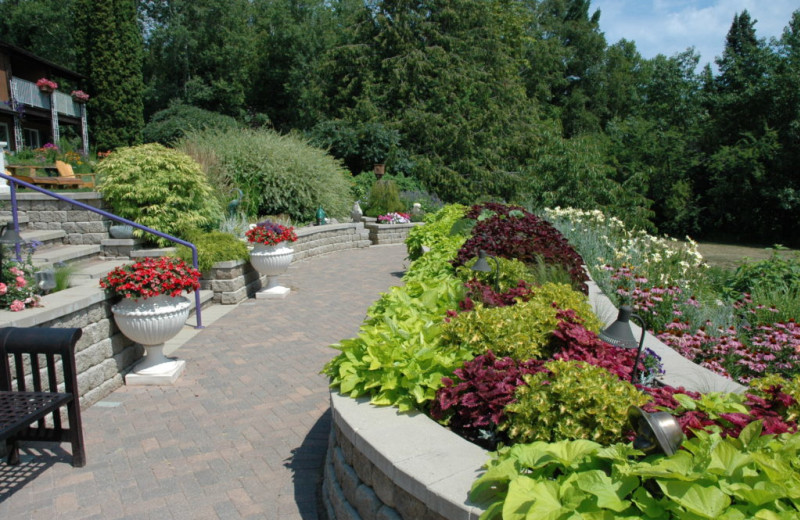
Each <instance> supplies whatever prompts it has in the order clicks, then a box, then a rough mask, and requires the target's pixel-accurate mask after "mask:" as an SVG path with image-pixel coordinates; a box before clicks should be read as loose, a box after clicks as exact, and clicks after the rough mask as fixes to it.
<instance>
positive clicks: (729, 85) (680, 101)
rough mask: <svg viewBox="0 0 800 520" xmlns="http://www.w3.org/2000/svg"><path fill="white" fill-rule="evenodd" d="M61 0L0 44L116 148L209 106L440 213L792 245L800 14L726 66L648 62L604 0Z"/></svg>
mask: <svg viewBox="0 0 800 520" xmlns="http://www.w3.org/2000/svg"><path fill="white" fill-rule="evenodd" d="M55 4H57V5H55ZM55 4H53V3H52V2H47V1H46V0H17V1H0V38H2V39H3V40H5V41H8V42H10V43H13V44H17V45H20V46H23V47H25V48H27V49H28V50H30V51H32V52H34V53H36V54H39V55H41V56H42V57H44V58H46V59H50V60H52V61H56V62H58V63H60V64H62V65H65V66H67V67H74V68H76V69H77V70H78V71H80V72H83V73H85V74H86V75H87V76H88V77H89V85H88V89H89V93H90V94H91V95H92V96H93V98H92V101H91V103H92V104H91V105H90V107H89V108H90V114H92V121H91V127H92V139H93V140H94V141H95V142H96V143H97V145H98V147H100V148H101V149H103V148H105V147H109V148H113V147H116V146H121V145H127V144H134V143H135V142H137V140H138V139H139V138H140V132H141V129H142V126H143V122H144V120H147V121H151V119H152V121H153V123H154V124H156V123H157V124H159V125H165V126H164V128H170V125H173V126H175V125H176V124H178V126H179V123H178V122H177V121H174V122H173V121H170V118H171V117H173V115H174V117H179V116H180V117H184V118H185V115H186V114H190V113H194V112H192V111H191V108H192V107H194V108H196V109H202V110H203V111H206V112H213V113H216V114H221V115H224V116H230V117H233V118H235V119H236V120H237V121H238V124H240V125H247V126H253V127H254V126H264V125H269V126H272V127H273V128H274V129H276V130H279V131H281V132H292V131H293V132H302V133H305V134H306V135H307V136H308V138H309V139H311V140H312V142H315V143H317V144H318V145H320V146H323V147H325V148H327V149H329V151H330V153H332V154H333V155H335V156H336V157H338V158H339V159H341V160H342V161H343V163H344V164H345V165H346V166H347V167H348V168H349V169H350V171H351V173H352V174H358V173H360V172H362V171H364V170H369V169H371V168H372V164H373V163H377V162H383V163H386V165H387V168H388V169H389V171H390V172H392V173H393V174H399V175H403V176H406V177H409V178H413V179H414V180H415V182H417V183H419V184H421V185H422V186H424V187H425V188H426V189H427V190H429V191H430V192H435V193H437V194H438V195H439V196H440V197H442V198H443V199H444V200H447V201H460V202H472V201H475V200H479V199H484V200H485V199H502V200H506V201H510V202H518V203H523V204H528V205H529V206H530V207H532V208H534V209H535V208H536V207H540V206H543V205H559V204H560V205H568V204H569V205H574V206H579V207H584V208H589V207H602V208H604V209H607V210H608V211H610V212H611V213H613V214H615V215H617V216H619V217H620V218H623V219H624V220H626V222H627V223H629V224H633V225H638V226H641V227H645V228H648V229H651V230H653V229H658V230H660V231H665V232H669V233H671V234H685V233H692V234H693V235H696V236H707V237H715V238H735V239H738V240H749V241H755V242H760V243H764V244H770V243H784V244H795V245H796V243H797V242H798V239H795V238H794V234H793V233H791V229H792V227H793V223H794V222H796V221H797V220H798V217H800V191H798V190H800V186H798V183H799V182H800V180H798V174H797V166H796V165H797V164H798V161H800V82H798V81H797V78H798V77H800V11H798V12H795V13H794V14H793V16H792V18H791V20H788V21H787V25H786V28H785V30H784V32H783V34H782V35H781V37H780V38H775V39H771V40H769V41H767V40H765V39H764V38H760V37H759V35H758V24H757V20H754V19H752V18H751V16H750V14H749V13H748V12H747V11H742V12H740V13H737V14H736V15H735V16H734V18H733V20H732V23H731V27H730V30H729V32H728V35H727V37H726V40H725V49H724V52H723V53H722V55H721V56H717V57H701V56H699V55H697V53H696V52H695V51H694V50H693V49H687V50H686V51H685V52H682V53H679V54H676V55H673V56H663V55H659V56H656V57H655V58H653V59H644V58H642V56H641V55H640V54H639V53H638V51H637V49H636V45H635V42H632V41H628V40H620V41H619V42H612V43H609V42H606V40H605V37H604V35H603V33H602V32H601V31H600V24H599V22H600V19H601V16H602V13H601V12H600V11H599V10H596V9H594V8H593V7H592V5H591V1H590V0H522V1H511V0H417V1H415V2H410V1H408V0H324V1H320V0H307V1H304V2H299V1H297V0H232V1H228V0H226V1H222V0H192V1H189V0H138V1H136V0H102V1H88V0H65V1H64V2H56V3H55ZM36 27H46V30H44V31H42V30H33V29H34V28H36ZM701 58H703V59H704V61H706V62H708V61H710V60H711V59H715V63H716V65H717V67H718V69H717V70H716V71H714V70H712V69H711V68H710V67H709V66H706V67H705V68H702V69H699V70H698V64H699V63H700V59H701ZM174 107H182V108H181V109H180V110H176V109H175V108H174ZM206 112H196V113H197V114H201V113H202V114H205V113H206ZM204 117H205V116H204ZM209 120H212V119H209ZM151 128H152V127H151Z"/></svg>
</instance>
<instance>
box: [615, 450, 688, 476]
mask: <svg viewBox="0 0 800 520" xmlns="http://www.w3.org/2000/svg"><path fill="white" fill-rule="evenodd" d="M693 466H694V463H693V460H692V456H691V455H690V454H689V453H687V452H685V451H679V452H677V453H675V455H673V456H671V457H663V458H656V459H655V460H654V461H653V462H652V463H648V462H642V463H639V464H635V465H633V466H632V467H630V468H629V469H627V470H625V472H626V473H627V474H629V475H636V476H639V477H656V478H658V477H661V478H674V479H676V480H695V478H696V475H695V474H694V470H693Z"/></svg>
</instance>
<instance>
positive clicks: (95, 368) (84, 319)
mask: <svg viewBox="0 0 800 520" xmlns="http://www.w3.org/2000/svg"><path fill="white" fill-rule="evenodd" d="M43 302H44V304H45V306H44V307H37V308H33V309H25V310H24V311H22V312H11V311H7V310H4V311H0V327H54V328H72V327H75V328H79V329H82V330H83V335H82V336H81V338H80V340H79V341H78V344H77V345H76V348H75V351H76V354H75V363H76V365H77V370H78V388H79V391H80V396H81V406H83V407H87V406H90V405H92V404H94V403H96V402H97V401H99V400H101V399H103V398H104V397H106V396H107V395H109V394H110V393H111V392H113V391H114V390H116V389H117V388H119V387H120V386H122V384H123V382H124V380H123V373H124V372H125V370H126V369H127V368H128V367H130V366H131V365H132V364H133V363H135V362H136V361H138V360H139V359H140V358H141V357H142V355H143V354H144V349H143V348H142V347H141V346H140V345H137V344H135V343H133V342H132V341H131V340H129V339H128V338H126V337H125V336H123V335H122V333H121V332H120V331H119V329H118V328H117V325H116V323H114V318H113V315H112V313H111V306H112V304H113V302H112V301H111V300H110V299H108V298H106V294H105V292H104V291H102V290H100V289H98V288H87V287H75V288H72V289H67V290H64V291H59V292H58V293H54V294H52V295H48V296H45V297H44V298H43Z"/></svg>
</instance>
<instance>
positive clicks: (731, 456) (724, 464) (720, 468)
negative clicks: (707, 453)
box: [707, 440, 753, 476]
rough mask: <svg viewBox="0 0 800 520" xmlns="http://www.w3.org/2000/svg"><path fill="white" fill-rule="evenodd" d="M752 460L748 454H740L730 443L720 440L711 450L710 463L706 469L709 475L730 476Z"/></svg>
mask: <svg viewBox="0 0 800 520" xmlns="http://www.w3.org/2000/svg"><path fill="white" fill-rule="evenodd" d="M752 460H753V458H752V457H751V456H750V454H748V453H744V452H741V451H739V449H737V448H736V447H734V445H733V444H731V443H730V442H727V441H726V440H722V441H721V442H719V443H718V444H717V445H716V446H714V448H713V449H712V450H711V463H710V464H709V465H708V468H707V469H708V471H710V472H711V473H716V474H718V475H727V476H731V475H733V474H734V473H735V472H736V470H738V469H739V468H740V467H741V466H744V465H745V464H749V463H751V462H752Z"/></svg>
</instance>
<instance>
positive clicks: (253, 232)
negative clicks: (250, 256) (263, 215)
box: [244, 220, 297, 246]
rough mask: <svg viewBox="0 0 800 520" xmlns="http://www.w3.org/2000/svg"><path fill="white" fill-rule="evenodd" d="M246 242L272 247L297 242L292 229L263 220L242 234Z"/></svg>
mask: <svg viewBox="0 0 800 520" xmlns="http://www.w3.org/2000/svg"><path fill="white" fill-rule="evenodd" d="M244 236H245V237H247V241H248V242H252V243H256V244H265V245H268V246H274V245H277V244H280V243H281V242H294V241H295V240H297V234H296V233H295V232H294V228H293V227H286V226H282V225H281V224H276V223H274V222H270V221H269V220H265V221H264V222H259V223H258V224H256V225H255V226H254V227H253V228H251V229H250V230H248V231H247V233H245V234H244Z"/></svg>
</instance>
